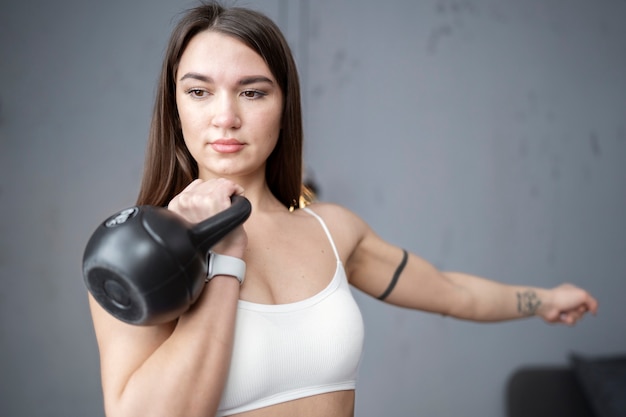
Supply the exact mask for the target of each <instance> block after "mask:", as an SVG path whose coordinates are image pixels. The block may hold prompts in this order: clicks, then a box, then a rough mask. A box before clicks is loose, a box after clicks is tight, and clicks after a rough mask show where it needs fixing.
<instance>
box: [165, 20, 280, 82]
mask: <svg viewBox="0 0 626 417" xmlns="http://www.w3.org/2000/svg"><path fill="white" fill-rule="evenodd" d="M187 72H197V73H201V74H206V75H209V76H211V77H217V76H218V75H219V76H222V77H228V76H230V77H238V76H244V75H252V74H254V75H265V76H267V77H268V78H271V79H272V80H273V76H272V73H271V71H270V69H269V67H268V66H267V63H266V62H265V60H264V59H263V58H262V57H261V55H259V54H258V53H256V52H255V51H254V50H253V49H252V48H250V47H249V46H248V45H246V44H245V43H243V42H242V41H240V40H239V39H236V38H235V37H233V36H229V35H225V34H222V33H219V32H214V31H204V32H200V33H198V34H197V35H195V36H194V37H193V38H192V39H191V40H190V41H189V44H188V45H187V47H186V48H185V50H184V52H183V54H182V56H181V58H180V62H179V64H178V71H177V79H179V78H180V77H181V76H182V75H184V74H185V73H187Z"/></svg>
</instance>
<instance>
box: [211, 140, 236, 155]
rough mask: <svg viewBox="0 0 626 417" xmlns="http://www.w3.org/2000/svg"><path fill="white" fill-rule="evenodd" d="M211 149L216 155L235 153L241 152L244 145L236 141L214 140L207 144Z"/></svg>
mask: <svg viewBox="0 0 626 417" xmlns="http://www.w3.org/2000/svg"><path fill="white" fill-rule="evenodd" d="M209 145H210V146H211V148H212V149H213V150H214V151H215V152H218V153H235V152H239V151H240V150H242V149H243V148H244V146H245V144H244V143H242V142H239V141H238V140H237V139H232V138H224V139H216V140H214V141H213V142H211V143H210V144H209Z"/></svg>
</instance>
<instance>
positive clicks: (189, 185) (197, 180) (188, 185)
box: [181, 178, 204, 193]
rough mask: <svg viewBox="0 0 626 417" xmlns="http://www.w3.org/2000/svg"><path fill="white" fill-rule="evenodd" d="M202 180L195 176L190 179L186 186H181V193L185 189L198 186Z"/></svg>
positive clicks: (188, 189)
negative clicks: (193, 178)
mask: <svg viewBox="0 0 626 417" xmlns="http://www.w3.org/2000/svg"><path fill="white" fill-rule="evenodd" d="M203 182H204V181H202V180H201V179H200V178H197V179H195V180H193V181H191V182H190V183H189V184H187V186H186V187H185V188H183V191H181V192H182V193H184V192H186V191H191V190H193V189H194V188H196V187H198V185H200V184H202V183H203Z"/></svg>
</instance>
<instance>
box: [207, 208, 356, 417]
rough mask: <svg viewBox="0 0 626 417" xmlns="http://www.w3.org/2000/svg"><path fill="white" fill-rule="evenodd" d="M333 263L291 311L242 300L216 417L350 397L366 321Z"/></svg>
mask: <svg viewBox="0 0 626 417" xmlns="http://www.w3.org/2000/svg"><path fill="white" fill-rule="evenodd" d="M303 210H305V211H306V212H308V213H309V214H311V215H312V216H314V217H315V218H317V220H318V221H319V222H320V224H321V225H322V227H323V229H324V231H325V232H326V235H327V236H328V239H329V241H330V244H331V246H332V248H333V252H334V253H335V257H336V258H337V269H336V271H335V275H334V276H333V279H332V281H331V282H330V284H328V286H327V287H326V288H324V289H323V290H322V291H321V292H319V293H317V294H315V295H314V296H312V297H310V298H307V299H304V300H302V301H297V302H294V303H289V304H257V303H252V302H248V301H243V300H239V305H238V307H237V321H236V324H235V341H234V346H233V353H232V361H231V365H230V371H229V374H228V379H227V381H226V387H225V389H224V393H223V394H222V399H221V402H220V406H219V409H218V412H217V415H218V416H228V415H231V414H237V413H242V412H245V411H250V410H256V409H258V408H263V407H267V406H270V405H274V404H279V403H283V402H286V401H291V400H295V399H298V398H304V397H309V396H312V395H317V394H322V393H328V392H333V391H343V390H352V389H355V386H356V376H357V369H358V365H359V361H360V359H361V353H362V351H363V336H364V332H363V319H362V316H361V312H360V310H359V308H358V306H357V304H356V302H355V301H354V298H353V297H352V293H351V292H350V287H349V285H348V280H347V277H346V273H345V271H344V268H343V264H342V263H341V260H340V259H339V254H338V253H337V248H336V247H335V243H334V242H333V239H332V237H331V235H330V232H329V231H328V228H327V227H326V224H325V223H324V221H323V220H322V219H321V218H320V217H319V216H318V215H317V214H315V213H314V212H313V211H311V210H310V209H308V208H305V209H303Z"/></svg>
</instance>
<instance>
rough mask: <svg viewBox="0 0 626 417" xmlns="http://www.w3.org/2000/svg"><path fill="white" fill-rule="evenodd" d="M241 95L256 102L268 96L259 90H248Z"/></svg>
mask: <svg viewBox="0 0 626 417" xmlns="http://www.w3.org/2000/svg"><path fill="white" fill-rule="evenodd" d="M241 95H242V96H244V97H245V98H248V99H251V100H255V99H259V98H261V97H264V96H266V95H267V94H266V93H264V92H263V91H259V90H246V91H244V92H242V93H241Z"/></svg>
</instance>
